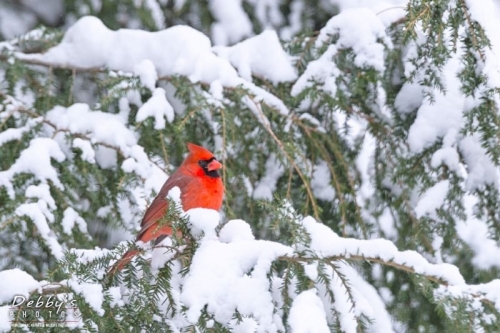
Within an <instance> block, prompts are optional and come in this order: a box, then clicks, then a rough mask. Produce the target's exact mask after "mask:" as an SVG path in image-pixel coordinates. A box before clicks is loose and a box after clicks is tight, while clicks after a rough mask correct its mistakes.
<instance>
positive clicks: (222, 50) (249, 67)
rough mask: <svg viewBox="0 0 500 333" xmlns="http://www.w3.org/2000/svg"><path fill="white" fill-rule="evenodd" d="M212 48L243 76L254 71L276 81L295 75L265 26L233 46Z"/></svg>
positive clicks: (294, 76) (295, 76) (253, 73)
mask: <svg viewBox="0 0 500 333" xmlns="http://www.w3.org/2000/svg"><path fill="white" fill-rule="evenodd" d="M263 45H265V47H263ZM213 50H214V51H215V52H216V53H217V54H218V55H219V56H221V57H223V58H225V59H227V60H229V61H230V62H231V64H232V65H233V66H234V67H235V68H236V69H237V70H238V73H239V74H240V76H241V77H242V78H244V79H245V80H248V81H252V75H256V76H258V77H262V78H265V79H268V80H269V81H271V82H272V83H275V84H276V83H279V82H287V81H293V80H295V79H296V78H297V74H296V73H295V69H294V67H293V66H292V64H291V61H290V59H289V58H290V57H289V56H288V55H287V54H286V53H285V51H284V50H283V47H282V46H281V43H280V41H279V39H278V35H277V34H276V31H274V30H265V31H263V32H262V33H261V34H260V35H257V36H255V37H251V38H248V39H246V40H245V41H243V42H241V43H238V44H236V45H234V46H231V47H214V48H213ZM269 68H272V69H273V70H272V71H270V70H269Z"/></svg>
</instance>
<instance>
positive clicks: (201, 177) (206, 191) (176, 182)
mask: <svg viewBox="0 0 500 333" xmlns="http://www.w3.org/2000/svg"><path fill="white" fill-rule="evenodd" d="M187 147H188V150H189V155H188V156H187V157H186V159H185V160H184V162H182V164H181V166H180V167H179V169H177V170H176V171H175V172H174V173H173V174H171V175H170V177H169V178H168V179H167V181H166V182H165V184H163V187H162V188H161V190H160V192H159V193H158V195H157V196H156V198H155V199H154V200H153V202H152V203H151V206H149V208H148V209H147V210H146V213H145V214H144V217H143V218H142V222H141V227H142V228H141V231H140V232H139V234H138V235H137V238H136V241H142V242H144V243H146V242H149V241H151V240H155V241H156V242H155V243H156V244H157V243H159V242H161V241H162V240H163V239H165V237H167V236H170V235H172V232H173V231H172V227H171V226H170V225H169V224H168V223H165V224H163V225H162V226H160V225H159V222H160V220H161V218H162V217H164V216H165V215H166V213H167V210H168V201H167V195H168V192H169V191H170V190H171V189H172V188H174V187H176V186H177V187H179V189H180V190H181V204H182V209H183V210H184V211H187V210H189V209H191V208H208V209H215V210H219V209H220V207H221V206H222V198H223V196H224V185H223V184H222V181H221V178H220V175H219V172H218V170H219V169H220V168H222V164H221V163H220V162H219V161H217V159H216V158H215V157H214V154H212V153H211V152H210V151H208V150H207V149H205V148H203V147H200V146H197V145H195V144H192V143H188V144H187ZM137 253H139V250H137V249H133V250H130V251H128V252H127V253H125V255H124V256H123V257H122V258H121V259H120V260H119V261H118V262H117V263H116V265H115V267H114V269H112V271H113V272H116V271H119V270H121V269H122V268H123V267H124V266H125V265H126V264H128V263H129V262H130V261H131V260H132V258H133V257H134V256H135V255H137Z"/></svg>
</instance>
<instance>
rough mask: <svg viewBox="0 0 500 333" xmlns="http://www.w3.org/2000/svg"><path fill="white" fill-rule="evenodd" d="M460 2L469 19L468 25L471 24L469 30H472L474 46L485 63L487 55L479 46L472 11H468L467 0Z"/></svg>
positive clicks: (467, 19)
mask: <svg viewBox="0 0 500 333" xmlns="http://www.w3.org/2000/svg"><path fill="white" fill-rule="evenodd" d="M460 3H461V5H462V10H463V11H464V14H465V20H466V21H467V25H468V26H469V30H470V32H471V34H470V35H471V39H472V44H473V45H474V48H475V49H476V51H477V52H478V53H479V57H480V58H481V60H482V61H483V63H484V62H485V61H486V56H485V54H484V52H483V50H482V49H481V47H480V46H479V41H478V40H477V36H476V31H475V30H474V25H473V24H472V18H471V16H470V13H469V11H468V8H467V5H466V4H465V0H460Z"/></svg>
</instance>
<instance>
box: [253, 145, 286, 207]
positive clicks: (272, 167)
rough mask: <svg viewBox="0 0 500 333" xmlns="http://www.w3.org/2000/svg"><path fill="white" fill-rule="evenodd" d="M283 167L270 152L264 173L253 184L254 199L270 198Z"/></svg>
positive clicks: (283, 170)
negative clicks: (257, 181) (254, 184)
mask: <svg viewBox="0 0 500 333" xmlns="http://www.w3.org/2000/svg"><path fill="white" fill-rule="evenodd" d="M284 172H285V169H284V167H283V165H282V164H281V162H280V161H279V160H278V158H277V157H276V155H275V154H271V155H270V156H269V158H268V159H267V162H266V173H265V174H264V176H263V177H262V178H261V179H260V181H259V183H258V184H257V185H256V186H255V189H254V191H253V197H254V198H255V199H263V200H269V201H270V200H272V199H273V192H274V190H275V189H276V184H277V183H278V179H279V178H280V177H281V176H282V175H283V173H284Z"/></svg>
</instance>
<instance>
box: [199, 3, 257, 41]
mask: <svg viewBox="0 0 500 333" xmlns="http://www.w3.org/2000/svg"><path fill="white" fill-rule="evenodd" d="M209 8H210V10H211V12H212V14H213V15H214V18H215V19H216V22H214V23H212V27H211V28H212V39H213V40H214V43H215V44H216V45H228V44H232V43H235V42H239V41H240V40H241V39H243V38H244V37H248V36H250V35H252V34H253V31H252V22H250V18H249V17H248V15H247V14H246V13H245V11H244V10H243V6H242V1H241V0H210V2H209Z"/></svg>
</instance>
